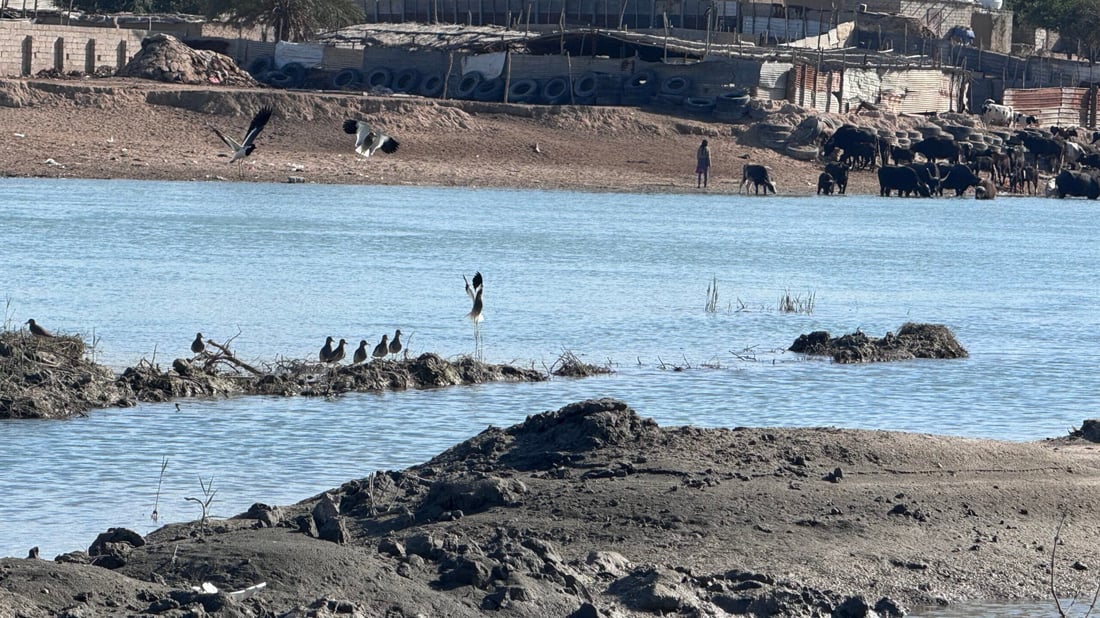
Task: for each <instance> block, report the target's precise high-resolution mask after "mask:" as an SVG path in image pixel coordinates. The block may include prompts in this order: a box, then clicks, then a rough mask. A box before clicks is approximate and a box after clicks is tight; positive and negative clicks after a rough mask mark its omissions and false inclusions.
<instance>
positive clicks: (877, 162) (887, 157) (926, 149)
mask: <svg viewBox="0 0 1100 618" xmlns="http://www.w3.org/2000/svg"><path fill="white" fill-rule="evenodd" d="M982 120H983V122H984V124H985V125H986V127H988V128H992V127H1005V128H1004V129H1003V130H993V131H992V132H990V133H983V134H975V132H974V131H973V130H972V129H966V128H964V127H946V128H950V129H963V131H965V132H968V133H969V136H970V137H971V138H972V139H970V140H967V139H956V135H960V132H959V131H954V132H945V131H942V130H940V129H939V127H935V126H931V127H929V128H930V129H931V130H929V131H922V132H921V134H922V135H923V138H922V139H920V140H919V141H915V142H913V143H911V144H910V143H906V142H908V140H896V139H890V138H888V137H884V136H883V135H882V134H881V133H882V132H880V131H876V130H875V129H872V128H869V127H859V126H856V125H852V124H846V125H843V126H841V127H839V128H837V129H836V131H834V132H833V133H832V134H831V135H823V136H822V138H823V140H824V141H823V142H822V143H821V147H820V155H821V156H820V158H821V159H822V160H823V161H825V169H824V171H822V172H821V175H820V176H819V177H818V182H817V193H818V194H819V195H820V194H826V195H831V194H833V193H834V192H836V193H842V194H843V193H845V192H846V190H847V185H848V175H849V172H851V171H854V170H873V171H876V173H877V175H878V181H879V195H881V196H884V197H885V196H889V195H891V194H892V193H893V192H896V194H897V195H898V196H902V195H904V196H921V197H931V196H942V195H943V193H944V191H954V192H955V195H956V196H960V195H963V193H965V192H966V190H967V189H970V188H974V194H975V197H977V198H978V199H992V198H994V197H995V196H996V195H997V192H998V191H999V190H1000V191H1004V190H1008V191H1011V192H1012V193H1025V192H1026V193H1027V194H1028V195H1035V194H1037V193H1045V194H1046V195H1050V196H1057V197H1060V198H1061V197H1066V196H1080V197H1087V198H1089V199H1097V198H1098V197H1100V180H1098V178H1100V151H1098V150H1097V149H1096V144H1097V142H1100V131H1093V132H1092V133H1091V134H1089V135H1086V136H1085V139H1081V135H1080V134H1079V132H1078V130H1077V129H1065V128H1061V127H1057V126H1056V127H1052V128H1051V129H1050V130H1047V129H1043V128H1039V127H1038V126H1037V123H1036V122H1035V118H1034V117H1033V116H1023V115H1020V114H1017V113H1015V112H1014V111H1013V110H1012V108H1011V107H1007V106H1003V105H997V104H995V103H993V102H992V101H986V104H985V105H984V106H983V108H982ZM1020 125H1023V126H1024V128H1022V129H1021V128H1019V126H1020ZM952 133H954V134H952ZM914 135H916V134H914ZM994 135H996V137H993V136H994ZM981 138H985V139H984V140H983V139H981ZM1089 140H1091V141H1089ZM899 142H901V143H899ZM902 144H904V145H902ZM1040 172H1045V173H1049V174H1050V176H1052V178H1050V180H1049V181H1048V182H1047V183H1045V184H1044V186H1043V187H1042V188H1041V187H1040ZM750 182H751V183H753V184H754V185H755V187H756V188H757V191H759V187H761V186H763V187H765V193H767V191H768V189H769V188H770V189H771V190H772V192H773V193H774V191H775V189H774V187H775V185H774V182H773V181H772V179H771V178H770V177H769V175H768V171H767V169H765V168H764V167H763V166H759V165H746V166H745V167H744V170H743V173H742V182H741V186H742V187H744V186H745V185H747V184H748V183H750Z"/></svg>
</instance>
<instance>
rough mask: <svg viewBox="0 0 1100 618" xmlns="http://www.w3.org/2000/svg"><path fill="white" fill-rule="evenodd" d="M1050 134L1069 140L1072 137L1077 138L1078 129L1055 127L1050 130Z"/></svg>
mask: <svg viewBox="0 0 1100 618" xmlns="http://www.w3.org/2000/svg"><path fill="white" fill-rule="evenodd" d="M1050 134H1051V135H1053V136H1054V137H1062V138H1065V139H1069V138H1071V137H1077V129H1075V128H1073V127H1059V126H1057V125H1055V126H1053V127H1051V128H1050Z"/></svg>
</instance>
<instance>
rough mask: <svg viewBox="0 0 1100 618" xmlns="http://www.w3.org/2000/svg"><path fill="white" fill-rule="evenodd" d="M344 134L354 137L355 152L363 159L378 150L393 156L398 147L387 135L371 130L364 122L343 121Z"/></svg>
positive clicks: (368, 124) (396, 142) (395, 141)
mask: <svg viewBox="0 0 1100 618" xmlns="http://www.w3.org/2000/svg"><path fill="white" fill-rule="evenodd" d="M344 133H347V134H349V135H354V136H355V152H358V153H359V154H361V155H363V156H364V157H369V156H371V155H372V154H374V153H375V151H376V150H379V149H381V150H382V152H384V153H386V154H393V153H395V152H397V147H398V146H399V145H400V144H399V143H398V141H397V140H395V139H393V138H392V137H390V136H389V135H386V134H385V133H382V132H381V131H375V130H374V129H372V128H371V126H370V123H368V122H367V121H366V120H352V119H350V118H349V119H347V120H345V121H344Z"/></svg>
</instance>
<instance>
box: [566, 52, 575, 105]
mask: <svg viewBox="0 0 1100 618" xmlns="http://www.w3.org/2000/svg"><path fill="white" fill-rule="evenodd" d="M565 64H566V68H567V69H568V75H569V104H570V105H576V104H577V101H576V100H575V99H574V98H573V59H572V58H571V57H570V56H569V52H565Z"/></svg>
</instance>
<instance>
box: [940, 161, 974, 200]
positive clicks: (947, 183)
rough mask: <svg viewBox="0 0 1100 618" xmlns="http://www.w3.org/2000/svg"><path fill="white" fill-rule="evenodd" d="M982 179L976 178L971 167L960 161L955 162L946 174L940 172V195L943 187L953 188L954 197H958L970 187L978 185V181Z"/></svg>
mask: <svg viewBox="0 0 1100 618" xmlns="http://www.w3.org/2000/svg"><path fill="white" fill-rule="evenodd" d="M981 181H982V179H981V178H978V177H977V175H975V174H974V172H973V171H971V169H970V168H969V167H967V166H965V165H963V164H962V163H956V164H955V165H952V166H951V169H950V170H948V172H947V173H946V174H942V170H941V177H940V187H939V190H940V195H942V194H943V190H944V189H954V190H955V197H958V196H960V195H962V194H963V193H965V192H966V190H967V189H969V188H970V187H976V186H978V183H980V182H981Z"/></svg>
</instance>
